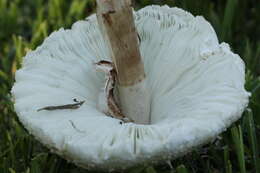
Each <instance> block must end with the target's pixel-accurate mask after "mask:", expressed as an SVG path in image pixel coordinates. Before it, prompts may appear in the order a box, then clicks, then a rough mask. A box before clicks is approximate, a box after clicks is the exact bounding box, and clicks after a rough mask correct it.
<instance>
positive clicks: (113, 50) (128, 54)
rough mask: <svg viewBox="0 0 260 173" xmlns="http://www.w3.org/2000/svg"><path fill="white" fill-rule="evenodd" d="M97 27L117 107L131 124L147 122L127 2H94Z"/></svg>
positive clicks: (142, 75) (147, 102) (139, 62)
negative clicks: (109, 61) (114, 74)
mask: <svg viewBox="0 0 260 173" xmlns="http://www.w3.org/2000/svg"><path fill="white" fill-rule="evenodd" d="M97 18H98V23H99V28H100V30H101V33H102V34H103V37H104V40H105V41H106V43H107V46H108V48H109V51H110V55H111V59H112V61H113V64H114V66H115V69H116V72H117V83H118V86H117V89H118V94H119V102H120V103H119V104H120V108H121V109H122V112H123V113H124V114H125V116H127V117H129V118H131V119H132V120H133V121H134V122H135V123H139V124H149V123H150V94H149V92H148V90H147V86H146V80H145V72H144V65H143V62H142V59H141V54H140V50H139V43H138V33H137V31H136V28H135V24H134V17H133V10H132V7H131V0H97Z"/></svg>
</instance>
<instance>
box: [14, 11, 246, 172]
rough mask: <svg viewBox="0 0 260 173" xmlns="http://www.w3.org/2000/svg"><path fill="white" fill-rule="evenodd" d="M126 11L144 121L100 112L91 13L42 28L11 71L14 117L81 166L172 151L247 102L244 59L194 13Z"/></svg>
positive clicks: (98, 57) (150, 158) (208, 133)
mask: <svg viewBox="0 0 260 173" xmlns="http://www.w3.org/2000/svg"><path fill="white" fill-rule="evenodd" d="M134 18H135V25H136V28H137V31H138V34H139V37H140V42H139V46H140V52H141V57H142V60H143V63H144V69H145V73H146V75H147V76H146V81H147V86H148V87H149V88H148V89H147V93H148V94H149V99H150V100H149V103H150V116H151V117H150V118H151V119H150V122H149V124H145V123H135V122H126V123H124V122H122V120H121V119H118V118H113V117H111V116H108V115H107V114H106V113H104V112H105V111H104V110H107V108H106V102H105V103H102V100H103V101H104V100H105V97H106V96H105V94H104V87H105V84H106V82H107V77H108V76H107V73H106V72H104V73H103V72H98V71H96V65H97V63H98V62H100V61H111V59H110V56H109V49H108V47H107V45H106V42H105V41H104V39H103V37H102V34H101V32H100V30H99V29H98V22H97V18H96V15H92V16H90V17H88V18H86V20H83V21H78V22H76V23H75V24H74V25H73V26H72V29H68V30H64V29H60V30H58V31H56V32H54V33H52V34H51V35H50V36H49V37H48V38H46V39H45V41H44V42H43V44H42V45H41V46H39V47H38V48H37V49H36V50H34V51H32V52H30V53H28V54H27V55H26V56H25V57H24V60H23V66H22V68H21V69H20V70H18V71H17V72H16V82H15V84H14V86H13V88H12V95H13V97H14V100H15V110H16V112H17V115H18V117H19V119H20V121H21V122H22V124H23V125H24V126H25V128H26V129H27V130H28V131H29V132H30V133H31V134H32V135H34V136H35V138H36V139H38V140H39V141H41V142H42V143H43V144H45V145H46V146H47V147H48V148H50V149H51V151H53V152H55V153H57V154H59V155H61V156H62V157H64V158H65V159H67V160H69V161H72V162H74V163H75V164H77V165H79V166H81V167H84V168H99V169H109V170H111V169H126V168H129V167H132V166H136V165H141V164H146V163H156V162H161V161H167V160H170V159H173V158H176V157H179V156H181V155H183V154H185V153H187V152H188V151H190V150H191V149H192V148H194V147H196V146H198V145H201V144H204V143H206V142H208V141H210V140H212V139H214V138H216V137H217V136H218V135H219V134H220V133H221V132H223V131H224V130H226V128H227V127H229V126H230V125H231V123H233V122H235V121H236V120H238V119H239V118H240V117H241V114H242V112H243V110H244V109H245V107H246V106H247V104H248V97H249V96H250V93H248V92H247V91H246V90H245V89H244V83H245V66H244V62H243V61H242V60H241V58H240V57H239V55H237V54H234V53H232V51H231V50H230V48H229V45H228V44H227V43H221V44H220V43H219V42H218V38H217V36H216V33H215V31H214V29H213V28H212V26H211V25H210V24H209V23H208V22H207V21H206V20H205V19H204V18H203V17H201V16H196V17H194V16H193V15H192V14H190V13H189V12H186V11H184V10H182V9H179V8H169V7H168V6H147V7H145V8H143V9H141V10H139V11H137V12H135V13H134ZM115 100H118V99H117V98H116V97H115ZM117 102H118V101H117ZM37 110H38V111H37Z"/></svg>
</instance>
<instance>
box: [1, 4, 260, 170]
mask: <svg viewBox="0 0 260 173" xmlns="http://www.w3.org/2000/svg"><path fill="white" fill-rule="evenodd" d="M149 4H160V5H164V4H168V5H169V6H177V7H180V8H183V9H185V10H187V11H189V12H191V13H192V14H193V15H202V16H204V17H205V18H206V19H207V20H208V21H210V23H211V24H212V26H213V27H214V29H215V31H216V32H217V35H218V38H219V41H220V42H222V41H224V42H227V43H229V44H230V46H231V48H232V50H233V51H234V52H235V53H237V54H239V55H240V56H241V57H242V59H243V60H244V62H245V64H246V85H245V87H246V89H247V90H248V91H250V92H251V94H252V95H251V97H250V103H249V106H248V108H247V109H246V110H245V112H244V114H243V116H242V118H241V119H240V120H239V121H238V122H236V123H234V124H233V125H232V126H231V127H230V128H229V129H227V130H226V132H224V133H222V134H221V135H220V136H219V137H218V138H217V139H216V140H215V141H212V142H211V143H210V144H207V145H204V146H201V147H200V148H197V149H194V150H193V151H192V152H191V153H189V154H187V155H185V156H184V157H182V158H178V159H176V160H173V161H171V165H172V166H173V168H171V167H170V165H169V164H162V165H148V166H143V167H136V168H132V169H130V170H127V172H130V173H141V172H146V173H156V172H158V173H167V172H177V173H190V172H199V173H200V172H202V173H204V172H205V173H206V172H207V173H217V172H219V173H220V172H226V173H231V172H234V173H237V172H240V173H245V172H249V173H250V172H252V173H253V172H256V173H260V155H259V150H260V149H259V146H260V140H259V139H260V3H259V0H218V1H213V0H196V1H195V0H136V1H135V8H136V9H140V8H142V7H144V6H146V5H149ZM94 12H95V0H73V1H68V0H0V132H1V133H0V173H82V172H95V171H93V170H92V171H86V170H83V169H81V168H78V167H76V166H75V165H73V164H71V163H68V162H67V161H66V160H64V159H62V158H60V157H59V156H57V155H55V154H52V153H51V152H49V150H48V149H47V148H45V147H44V146H43V145H41V143H39V142H38V141H36V140H35V139H34V137H33V136H31V135H30V134H29V133H28V132H27V131H26V130H25V129H24V128H23V126H22V125H21V123H20V122H19V121H18V118H17V116H16V113H15V111H14V108H13V102H12V97H11V94H10V90H11V88H12V85H13V83H14V81H15V80H14V75H15V72H16V70H17V69H19V68H20V67H21V62H22V58H23V56H24V55H25V54H26V53H27V52H29V51H30V50H34V49H35V48H36V47H37V46H39V45H40V44H41V43H42V41H43V40H44V38H46V37H47V36H48V35H49V34H50V33H51V32H53V31H55V30H57V29H59V28H61V27H64V28H70V26H71V24H72V23H74V22H76V21H77V20H80V19H84V18H85V17H86V16H88V15H90V14H91V13H94Z"/></svg>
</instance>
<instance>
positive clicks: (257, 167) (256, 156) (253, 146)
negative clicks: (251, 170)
mask: <svg viewBox="0 0 260 173" xmlns="http://www.w3.org/2000/svg"><path fill="white" fill-rule="evenodd" d="M246 115H247V125H248V132H249V136H248V137H249V142H250V145H251V149H252V157H253V160H254V166H255V172H256V173H260V165H259V164H258V163H260V158H259V151H258V144H257V140H256V132H255V123H254V119H253V113H252V110H251V109H247V111H246Z"/></svg>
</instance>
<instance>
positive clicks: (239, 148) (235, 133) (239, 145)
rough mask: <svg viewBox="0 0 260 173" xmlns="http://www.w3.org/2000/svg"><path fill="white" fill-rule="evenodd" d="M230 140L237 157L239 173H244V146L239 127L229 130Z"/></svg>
mask: <svg viewBox="0 0 260 173" xmlns="http://www.w3.org/2000/svg"><path fill="white" fill-rule="evenodd" d="M231 134H232V139H233V142H234V144H235V149H236V154H237V157H238V163H239V168H240V172H241V173H246V166H245V156H244V144H243V136H242V130H241V126H240V125H239V126H238V127H236V126H234V127H232V128H231Z"/></svg>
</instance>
